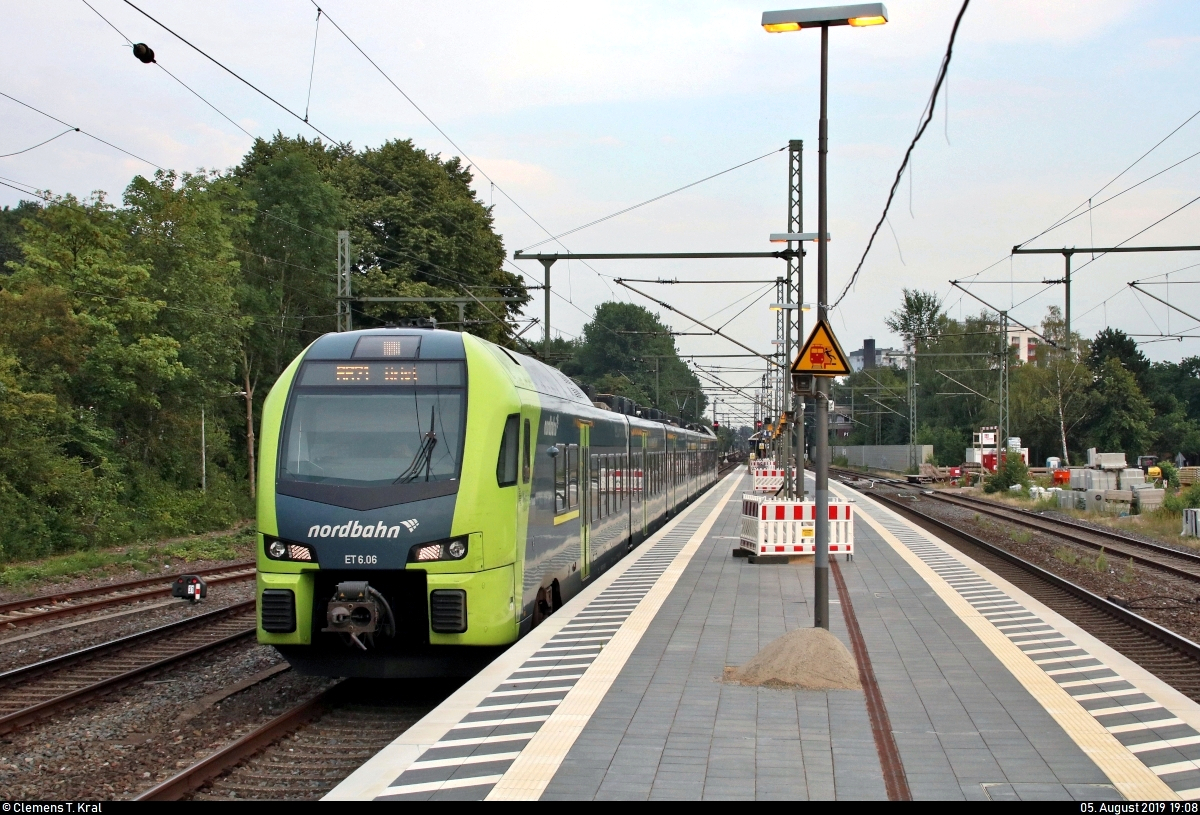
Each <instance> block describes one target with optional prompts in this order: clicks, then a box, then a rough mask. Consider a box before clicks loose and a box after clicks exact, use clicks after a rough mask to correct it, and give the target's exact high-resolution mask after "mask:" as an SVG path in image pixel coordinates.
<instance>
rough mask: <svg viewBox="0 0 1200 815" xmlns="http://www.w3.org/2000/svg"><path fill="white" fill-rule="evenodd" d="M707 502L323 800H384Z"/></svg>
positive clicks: (624, 560)
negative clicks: (481, 705)
mask: <svg viewBox="0 0 1200 815" xmlns="http://www.w3.org/2000/svg"><path fill="white" fill-rule="evenodd" d="M731 478H736V479H741V478H742V470H741V468H735V469H734V471H733V472H732V473H730V474H729V475H727V476H725V478H724V479H722V480H721V481H718V482H717V483H715V484H713V485H712V486H711V487H710V488H709V492H710V493H711V492H713V491H715V490H717V489H719V488H720V486H721V484H723V483H724V482H726V481H728V480H730V479H731ZM707 497H708V495H707V494H706V495H704V496H701V497H700V498H699V499H698V500H696V501H693V502H692V503H691V504H689V505H688V506H687V508H686V509H684V510H683V511H682V512H680V513H679V514H678V515H676V516H675V517H674V518H672V519H671V520H669V521H667V523H666V524H664V525H663V526H662V528H661V529H659V530H658V531H657V532H655V533H654V534H653V535H651V536H650V537H649V538H648V539H647V540H645V541H644V542H643V543H642V544H641V545H640V546H638V547H637V548H636V549H634V550H633V552H631V553H630V554H628V555H626V556H625V557H624V558H622V559H621V560H620V561H619V562H618V563H617V564H616V565H615V566H613V567H612V568H611V569H609V570H608V571H607V572H605V573H604V574H603V575H601V576H600V577H599V578H597V579H596V581H595V582H594V583H592V584H591V585H590V586H588V587H587V588H585V589H584V590H583V591H581V592H580V593H579V594H577V595H575V596H574V597H572V598H571V599H570V601H568V602H567V603H566V604H565V605H564V606H563V607H562V608H561V609H559V610H558V612H556V613H555V614H552V615H550V617H549V618H548V619H547V620H546V621H545V622H544V623H542V624H541V625H539V626H538V627H537V628H535V629H534V630H533V631H531V632H530V633H529V634H527V635H526V636H525V637H523V638H522V639H519V640H517V642H516V643H514V644H513V646H512V647H511V648H509V649H508V650H507V651H505V652H504V653H503V654H501V655H500V656H499V657H497V658H496V659H495V660H494V661H493V662H492V663H491V664H490V665H489V666H488V667H486V668H484V669H483V670H482V671H480V672H479V673H478V674H476V675H475V676H474V677H472V678H471V679H470V680H469V681H467V683H466V684H464V685H463V686H462V687H460V688H459V689H458V690H457V691H455V692H454V693H453V694H451V695H450V697H449V698H447V699H446V700H445V701H444V702H442V703H441V704H440V705H438V706H437V707H436V708H434V709H433V710H431V711H430V712H429V713H427V714H425V716H424V717H423V718H422V719H421V720H420V721H419V722H417V723H416V724H414V725H413V726H412V727H410V728H409V729H408V730H406V731H405V732H404V733H402V734H401V735H400V736H398V737H397V738H396V740H395V741H393V742H392V743H391V744H389V745H388V746H387V747H384V748H383V749H382V750H380V751H379V752H378V753H376V754H375V755H374V756H372V757H371V758H370V759H368V760H367V761H366V763H364V764H363V765H362V766H361V767H359V768H358V769H357V770H355V771H354V772H353V773H351V774H350V775H348V776H347V777H346V778H345V779H343V780H342V782H341V783H340V784H338V785H337V786H336V787H334V788H333V789H332V790H330V791H329V792H327V793H326V794H325V796H324V797H323V798H322V799H321V800H323V801H362V800H367V801H370V800H374V799H375V798H377V797H378V796H380V795H385V794H387V793H386V792H385V790H387V789H388V786H389V785H390V784H391V783H392V782H393V781H395V780H396V779H397V778H399V777H400V775H401V774H402V773H403V772H404V771H405V770H406V769H408V767H409V765H411V764H412V763H413V762H414V761H416V760H417V759H418V758H419V757H420V755H421V753H423V752H424V751H425V750H427V749H429V748H430V747H432V746H433V745H434V744H436V743H437V742H438V740H440V739H441V738H442V737H443V736H445V735H446V733H448V732H449V731H450V730H451V728H453V727H454V725H456V724H458V723H459V722H460V721H461V720H462V719H463V717H465V716H466V715H467V714H468V713H470V712H471V711H472V710H473V709H474V708H475V707H476V706H477V705H478V704H479V703H480V702H481V701H483V700H484V699H485V698H486V697H487V695H488V694H489V693H491V692H492V691H493V690H495V689H496V688H497V687H499V686H500V685H501V684H502V683H503V682H504V680H505V679H507V678H508V676H509V674H511V673H512V672H513V671H514V670H515V669H517V668H519V667H521V666H522V665H523V664H524V663H525V662H526V660H528V659H529V658H530V657H532V656H533V655H534V654H535V653H536V652H537V651H538V649H540V648H541V647H542V646H543V645H545V644H546V643H547V642H549V640H550V638H551V637H553V636H554V635H555V634H557V633H559V631H561V630H562V628H563V627H564V626H565V625H567V623H569V622H571V621H572V620H574V619H575V615H576V614H578V613H579V612H580V611H582V610H583V609H584V608H586V607H587V605H588V603H590V602H591V601H592V600H594V599H595V598H596V597H598V596H599V595H600V593H601V592H603V591H604V590H605V589H607V588H608V587H609V586H610V585H612V583H613V582H615V581H616V580H617V578H619V577H620V576H621V575H623V574H625V573H626V572H627V571H629V570H630V569H631V568H633V566H634V565H636V564H637V563H638V562H639V561H640V560H641V559H642V557H643V556H645V555H646V554H648V553H649V552H651V551H653V549H654V547H655V546H656V545H657V544H658V543H659V542H660V541H662V540H663V539H664V538H666V537H667V536H669V535H670V534H671V533H672V532H674V531H675V528H676V527H678V526H679V525H680V524H681V523H682V522H684V521H685V520H687V519H688V518H689V516H690V515H691V514H692V512H694V511H695V509H696V507H698V506H699V505H700V504H701V503H702V502H703V501H704V500H705V498H707ZM656 554H657V553H656Z"/></svg>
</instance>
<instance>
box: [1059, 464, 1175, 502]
mask: <svg viewBox="0 0 1200 815" xmlns="http://www.w3.org/2000/svg"><path fill="white" fill-rule="evenodd" d="M1070 486H1071V489H1070V490H1064V491H1062V492H1060V493H1059V494H1058V505H1059V507H1060V508H1063V509H1080V510H1085V511H1087V512H1114V513H1125V514H1134V513H1140V512H1149V511H1150V510H1153V509H1158V508H1159V507H1161V506H1162V500H1163V490H1161V489H1159V488H1157V487H1155V485H1154V484H1153V483H1152V482H1150V483H1148V482H1147V481H1146V474H1145V473H1144V472H1143V471H1142V470H1140V469H1138V468H1136V467H1130V466H1128V465H1127V464H1126V463H1125V454H1124V453H1098V452H1096V449H1095V448H1092V449H1090V450H1088V466H1087V467H1073V468H1072V469H1071V477H1070Z"/></svg>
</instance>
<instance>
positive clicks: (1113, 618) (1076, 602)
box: [871, 492, 1200, 701]
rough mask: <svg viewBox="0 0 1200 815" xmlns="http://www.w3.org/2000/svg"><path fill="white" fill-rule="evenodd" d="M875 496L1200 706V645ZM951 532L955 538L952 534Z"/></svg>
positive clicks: (965, 534) (930, 518)
mask: <svg viewBox="0 0 1200 815" xmlns="http://www.w3.org/2000/svg"><path fill="white" fill-rule="evenodd" d="M871 497H872V498H874V499H875V500H877V501H879V502H881V503H883V504H885V505H887V506H889V507H891V508H892V509H895V510H896V511H897V512H899V513H900V514H901V515H904V516H906V517H908V518H910V519H911V520H914V521H916V522H917V524H918V525H920V526H922V527H924V528H926V529H929V530H930V531H933V532H935V533H937V534H938V536H939V537H940V538H941V539H942V540H944V541H946V542H947V543H949V544H950V545H951V546H953V547H955V548H956V549H958V550H960V551H962V552H963V553H965V554H967V555H968V556H970V557H971V558H973V559H974V560H976V561H977V562H979V563H980V564H982V565H984V566H986V567H987V568H989V569H991V570H992V571H993V572H995V573H996V574H998V575H1000V576H1001V577H1003V578H1004V579H1006V580H1008V581H1009V582H1010V583H1012V584H1013V585H1015V586H1017V587H1018V588H1020V589H1021V590H1023V591H1025V592H1026V593H1027V594H1029V595H1030V596H1032V597H1034V598H1035V599H1037V600H1039V601H1041V602H1042V603H1044V604H1045V605H1047V606H1049V607H1050V608H1052V609H1053V610H1055V611H1057V612H1058V613H1059V614H1062V615H1063V616H1064V617H1066V618H1067V619H1069V620H1071V621H1072V622H1073V623H1075V624H1076V625H1078V626H1079V627H1080V628H1082V629H1084V630H1085V631H1087V632H1088V633H1090V634H1092V635H1093V636H1094V637H1096V638H1097V639H1099V640H1100V641H1101V642H1104V643H1106V644H1107V645H1109V646H1110V647H1111V648H1113V649H1114V650H1116V651H1119V652H1120V653H1122V654H1124V655H1125V656H1127V657H1128V658H1129V659H1131V660H1132V661H1134V662H1136V663H1137V664H1139V665H1141V666H1142V667H1143V668H1145V669H1146V670H1147V671H1150V672H1151V673H1153V674H1154V675H1155V676H1158V677H1159V678H1160V679H1162V680H1163V681H1164V682H1167V683H1168V684H1170V685H1171V686H1172V687H1174V688H1176V689H1177V690H1178V691H1180V692H1181V693H1183V694H1185V695H1186V696H1188V697H1189V698H1191V699H1193V700H1196V701H1200V645H1198V644H1196V643H1195V642H1192V641H1191V640H1189V639H1187V638H1185V637H1182V636H1180V635H1178V634H1176V633H1175V632H1173V631H1170V630H1169V629H1166V628H1163V627H1162V626H1160V625H1158V624H1156V623H1154V622H1151V621H1150V620H1147V619H1146V618H1145V617H1142V616H1141V615H1139V614H1136V613H1134V612H1132V611H1129V610H1128V609H1126V608H1123V607H1122V606H1119V605H1117V604H1115V603H1113V602H1111V601H1109V600H1106V599H1105V598H1103V597H1100V596H1099V595H1097V594H1093V593H1092V592H1090V591H1088V590H1087V589H1084V588H1082V587H1080V586H1077V585H1076V584H1074V583H1072V582H1070V581H1068V580H1065V579H1064V578H1062V577H1059V576H1058V575H1056V574H1053V573H1052V572H1049V571H1047V570H1045V569H1043V568H1041V567H1040V566H1037V565H1035V564H1033V563H1030V562H1029V561H1027V560H1025V559H1023V558H1021V557H1018V556H1017V555H1014V554H1012V553H1011V552H1008V551H1005V550H1004V549H1002V548H1000V547H998V546H995V545H993V544H990V543H988V542H986V541H984V540H981V539H980V538H977V537H975V536H974V535H971V534H970V533H968V532H964V531H962V530H960V529H957V528H955V527H954V526H952V525H951V524H949V523H946V522H945V521H942V520H940V519H938V518H935V517H933V516H931V515H927V514H925V513H923V512H921V511H920V510H918V509H917V508H915V507H913V506H912V505H911V502H908V501H904V500H901V499H899V498H895V497H891V496H888V495H886V494H882V493H879V492H873V493H872V494H871ZM946 533H949V534H946Z"/></svg>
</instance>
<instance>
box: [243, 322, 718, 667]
mask: <svg viewBox="0 0 1200 815" xmlns="http://www.w3.org/2000/svg"><path fill="white" fill-rule="evenodd" d="M611 401H612V403H613V405H614V407H615V408H616V409H615V410H613V409H604V408H602V407H599V406H598V404H597V403H593V402H592V400H591V399H590V398H589V397H588V396H587V395H586V394H585V393H584V392H583V391H582V390H581V389H580V388H579V387H578V386H577V385H576V384H575V383H574V382H573V381H572V380H571V379H569V378H568V377H566V376H565V375H563V374H562V373H561V372H560V371H558V370H556V369H554V368H551V367H549V366H548V365H545V364H543V363H541V362H538V361H537V360H534V359H532V358H530V357H526V356H522V355H520V354H516V353H513V352H511V351H508V350H507V349H503V348H501V347H499V346H497V345H493V344H492V343H489V342H487V341H485V340H482V339H480V338H478V337H474V336H471V335H469V334H459V333H456V332H450V331H441V330H436V329H422V328H399V329H397V328H379V329H369V330H365V331H350V332H345V333H339V334H327V335H325V336H323V337H321V338H320V339H318V340H317V341H316V342H314V343H313V344H312V345H311V346H309V348H308V349H307V350H306V351H305V352H304V353H303V354H301V355H300V356H299V357H298V358H297V359H296V360H295V361H293V362H292V364H291V365H290V366H289V367H288V368H287V370H286V371H285V372H284V373H283V375H282V376H281V377H280V378H279V381H278V382H277V383H276V384H275V387H274V388H273V389H272V390H271V393H270V395H269V396H268V397H267V400H266V402H265V404H264V406H263V418H262V434H261V438H262V442H261V452H260V457H259V461H260V471H259V474H258V485H259V492H258V532H259V536H258V538H259V543H258V586H257V591H258V612H259V614H258V640H259V642H262V643H267V644H270V645H273V646H275V647H276V648H278V649H279V651H280V652H281V653H282V654H283V655H284V657H285V658H286V659H287V660H288V661H289V662H291V663H292V665H293V666H295V667H296V668H297V669H299V670H301V671H303V672H306V673H316V674H325V675H330V676H373V677H423V676H452V675H460V676H461V675H469V674H470V673H472V672H474V671H476V670H478V669H479V668H480V667H482V665H484V664H486V663H487V662H488V661H490V660H491V659H492V658H494V657H495V656H496V655H497V654H498V653H499V652H500V651H501V650H503V649H504V648H505V647H507V646H508V645H510V644H512V643H513V642H515V641H516V640H518V639H519V638H520V637H521V636H523V635H524V634H526V633H528V632H529V631H530V630H531V629H532V628H533V627H534V626H536V625H537V624H538V623H539V622H541V620H542V619H544V618H545V617H546V616H547V615H549V614H551V613H553V612H554V610H556V609H557V608H559V607H560V606H561V605H562V604H563V603H564V602H566V601H567V600H569V599H570V598H571V597H573V596H574V595H576V594H577V593H579V592H580V591H581V590H582V589H583V588H584V587H586V586H587V585H588V584H589V583H590V582H591V581H593V580H595V579H596V577H597V576H598V575H600V574H602V573H603V572H604V571H605V570H607V569H609V568H611V567H612V566H613V564H615V563H616V562H617V561H619V560H620V559H621V558H622V557H623V556H624V555H625V554H627V553H628V552H629V551H630V550H631V549H633V547H635V546H637V545H638V544H639V543H641V542H642V541H643V540H645V539H646V537H647V536H649V535H650V534H651V533H653V532H654V531H655V530H656V529H657V528H658V527H659V526H661V525H662V524H663V523H664V522H665V521H666V520H668V519H669V518H670V517H671V516H673V515H674V514H675V513H677V512H678V511H679V510H680V509H681V508H682V507H684V506H685V505H686V504H688V503H689V502H690V501H692V500H693V499H695V498H696V496H698V495H699V494H700V493H702V492H703V491H704V490H706V489H707V488H708V487H710V486H711V485H712V484H713V483H714V482H715V481H716V480H717V441H716V438H714V436H713V434H712V433H711V431H710V430H709V429H708V428H688V427H682V426H679V424H681V423H677V422H675V421H667V420H664V419H665V417H662V416H661V415H660V414H658V412H657V411H644V410H643V411H641V412H642V413H646V414H649V415H650V416H654V417H655V419H657V420H653V419H650V418H643V417H640V416H637V415H631V414H635V413H636V412H637V411H635V410H633V406H632V403H631V402H629V400H624V399H619V398H614V399H611Z"/></svg>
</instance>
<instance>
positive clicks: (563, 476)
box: [554, 445, 567, 513]
mask: <svg viewBox="0 0 1200 815" xmlns="http://www.w3.org/2000/svg"><path fill="white" fill-rule="evenodd" d="M554 511H555V513H559V512H566V511H567V450H566V445H563V448H562V449H561V450H560V451H559V454H558V455H557V456H555V457H554Z"/></svg>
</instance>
